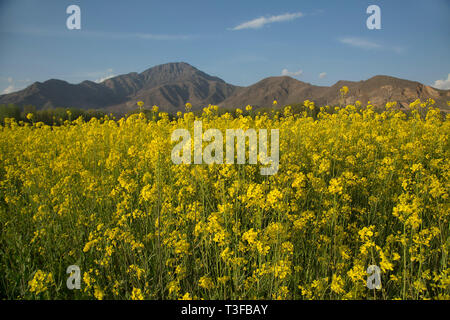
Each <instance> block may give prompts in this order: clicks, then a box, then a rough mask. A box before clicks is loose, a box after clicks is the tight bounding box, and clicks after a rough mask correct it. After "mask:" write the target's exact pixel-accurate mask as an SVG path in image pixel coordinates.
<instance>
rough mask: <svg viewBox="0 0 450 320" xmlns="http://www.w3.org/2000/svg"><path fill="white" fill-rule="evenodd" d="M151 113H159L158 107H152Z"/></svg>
mask: <svg viewBox="0 0 450 320" xmlns="http://www.w3.org/2000/svg"><path fill="white" fill-rule="evenodd" d="M152 111H153V112H154V113H157V112H158V111H159V107H158V106H156V105H155V106H153V107H152Z"/></svg>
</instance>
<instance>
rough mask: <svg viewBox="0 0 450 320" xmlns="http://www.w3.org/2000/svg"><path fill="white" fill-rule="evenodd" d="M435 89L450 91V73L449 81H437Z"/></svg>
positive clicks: (449, 75)
mask: <svg viewBox="0 0 450 320" xmlns="http://www.w3.org/2000/svg"><path fill="white" fill-rule="evenodd" d="M433 87H435V88H437V89H441V90H450V73H449V74H448V76H447V79H444V80H436V81H435V82H434V85H433Z"/></svg>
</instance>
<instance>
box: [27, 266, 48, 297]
mask: <svg viewBox="0 0 450 320" xmlns="http://www.w3.org/2000/svg"><path fill="white" fill-rule="evenodd" d="M53 285H54V280H53V275H52V273H45V272H44V271H42V270H38V271H36V273H35V274H34V277H33V279H32V280H30V281H28V286H29V290H30V292H34V293H35V294H39V293H41V292H44V291H46V290H48V288H49V287H50V286H53Z"/></svg>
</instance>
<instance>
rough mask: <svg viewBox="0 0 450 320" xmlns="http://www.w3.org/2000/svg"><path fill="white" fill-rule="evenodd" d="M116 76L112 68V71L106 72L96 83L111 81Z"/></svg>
mask: <svg viewBox="0 0 450 320" xmlns="http://www.w3.org/2000/svg"><path fill="white" fill-rule="evenodd" d="M115 76H116V75H115V74H114V72H113V69H111V68H110V69H108V70H106V72H105V73H104V74H103V75H102V76H100V78H99V79H97V80H95V82H97V83H100V82H103V81H105V80H108V79H111V78H112V77H115Z"/></svg>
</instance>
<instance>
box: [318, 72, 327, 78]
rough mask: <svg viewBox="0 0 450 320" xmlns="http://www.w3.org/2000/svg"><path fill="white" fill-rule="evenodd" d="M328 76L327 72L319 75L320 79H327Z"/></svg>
mask: <svg viewBox="0 0 450 320" xmlns="http://www.w3.org/2000/svg"><path fill="white" fill-rule="evenodd" d="M326 76H327V73H326V72H321V73H319V79H325V77H326Z"/></svg>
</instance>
